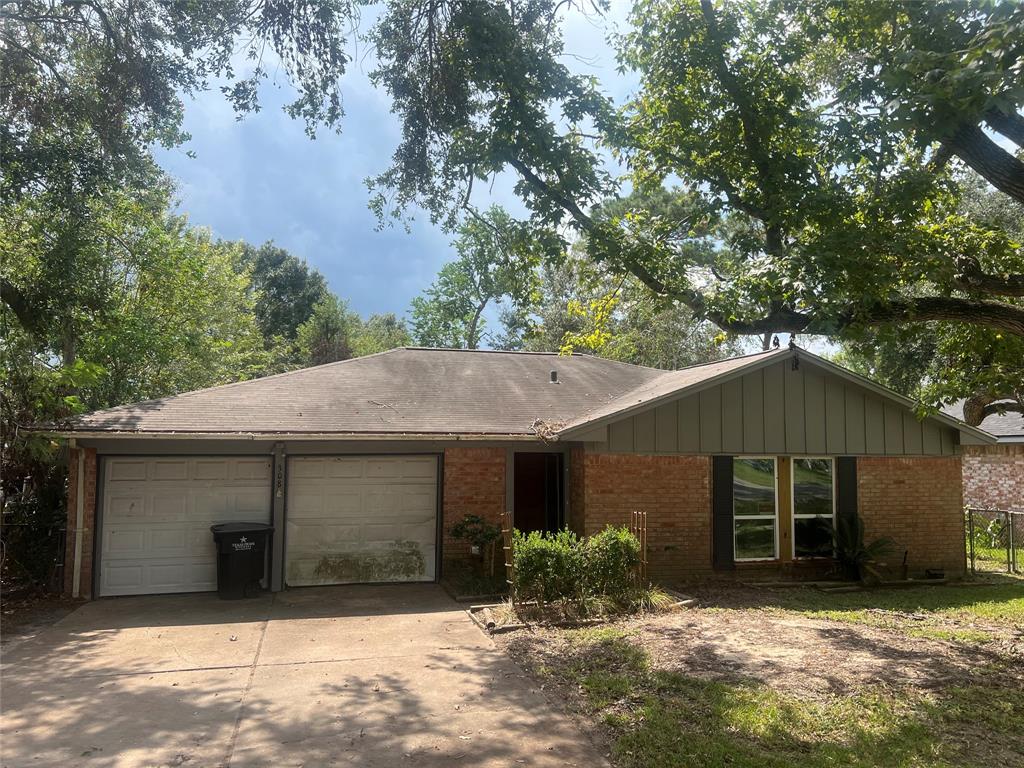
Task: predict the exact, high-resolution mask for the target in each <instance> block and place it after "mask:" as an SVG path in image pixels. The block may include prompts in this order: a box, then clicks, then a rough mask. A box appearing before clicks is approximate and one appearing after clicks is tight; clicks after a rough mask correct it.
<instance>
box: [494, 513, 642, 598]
mask: <svg viewBox="0 0 1024 768" xmlns="http://www.w3.org/2000/svg"><path fill="white" fill-rule="evenodd" d="M640 557H641V553H640V542H639V541H638V540H637V538H636V536H634V535H633V534H632V533H630V531H629V529H628V528H626V527H624V526H622V527H613V526H608V527H607V528H605V529H604V530H603V531H601V532H599V533H596V534H594V535H593V536H590V537H589V538H585V539H581V538H579V537H577V536H576V534H575V533H573V532H572V531H570V530H568V529H565V530H562V531H558V532H556V533H540V532H537V531H534V532H532V533H528V534H525V533H522V532H521V531H518V530H517V531H515V534H514V542H513V563H514V566H515V567H514V568H513V576H512V582H513V584H512V586H513V591H514V594H515V597H516V599H517V600H519V601H522V602H525V601H529V600H536V601H537V602H538V603H540V604H541V605H544V604H546V603H555V602H572V603H576V604H577V605H582V604H584V603H585V602H587V601H588V600H592V599H595V598H597V599H603V600H606V601H610V602H612V603H614V604H615V605H617V606H620V607H621V606H625V605H627V604H629V603H630V602H632V601H633V599H634V597H635V594H636V592H637V589H638V588H639V586H640V585H639V584H638V583H637V567H638V566H639V564H640Z"/></svg>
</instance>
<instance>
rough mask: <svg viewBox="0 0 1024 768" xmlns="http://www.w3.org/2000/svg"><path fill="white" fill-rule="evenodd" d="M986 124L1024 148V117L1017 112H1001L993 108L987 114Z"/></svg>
mask: <svg viewBox="0 0 1024 768" xmlns="http://www.w3.org/2000/svg"><path fill="white" fill-rule="evenodd" d="M985 122H986V123H988V124H989V126H990V127H991V128H992V130H994V131H998V132H999V133H1001V134H1003V136H1005V137H1006V138H1008V139H1009V140H1010V141H1012V142H1013V143H1014V144H1016V145H1017V146H1018V147H1024V116H1021V115H1020V114H1018V113H1017V112H1009V113H1007V112H1001V111H1000V110H998V109H995V108H992V109H990V110H988V111H987V112H986V113H985Z"/></svg>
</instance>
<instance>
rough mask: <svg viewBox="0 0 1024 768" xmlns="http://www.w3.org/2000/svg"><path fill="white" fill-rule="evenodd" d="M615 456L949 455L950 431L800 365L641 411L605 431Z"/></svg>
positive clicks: (953, 446) (787, 364)
mask: <svg viewBox="0 0 1024 768" xmlns="http://www.w3.org/2000/svg"><path fill="white" fill-rule="evenodd" d="M609 433H610V439H609V442H608V444H607V450H608V451H610V452H612V453H661V454H688V453H700V454H725V455H733V456H735V455H742V454H762V453H767V454H771V455H776V454H793V455H800V454H811V455H831V456H952V455H955V454H956V452H957V449H958V446H959V435H958V433H957V431H956V430H955V429H953V428H952V427H950V426H947V425H946V424H943V423H941V422H939V421H936V420H934V419H926V420H925V421H923V422H921V421H919V420H918V419H917V417H916V416H915V415H914V413H913V412H912V411H911V410H910V409H909V408H907V407H906V406H904V405H903V404H902V403H899V402H896V401H894V400H887V399H885V398H883V397H882V396H880V395H878V394H876V393H874V392H871V391H869V390H867V389H865V388H864V387H860V386H858V385H857V384H855V383H853V382H850V381H847V380H845V379H843V378H840V377H839V376H835V375H832V374H830V373H829V372H828V371H824V370H822V369H820V368H815V367H814V366H813V364H810V363H807V362H806V361H801V364H800V365H799V366H797V367H794V366H793V364H792V361H791V360H783V361H780V362H778V363H775V364H773V365H770V366H768V367H766V368H764V369H763V370H756V371H752V372H751V373H748V374H746V375H744V376H742V377H741V378H738V379H733V380H731V381H727V382H724V383H722V384H719V385H716V386H712V387H709V388H707V389H704V390H701V391H699V392H694V393H692V394H689V395H684V396H683V397H680V398H677V399H675V400H669V401H667V402H664V403H661V404H658V405H657V406H654V407H652V408H651V409H650V410H647V411H640V412H638V413H636V414H633V415H632V416H628V417H626V418H624V419H620V420H619V421H614V422H612V423H611V424H610V427H609Z"/></svg>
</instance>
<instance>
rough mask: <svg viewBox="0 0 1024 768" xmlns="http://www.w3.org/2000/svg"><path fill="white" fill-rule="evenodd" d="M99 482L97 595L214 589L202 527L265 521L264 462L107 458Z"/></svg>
mask: <svg viewBox="0 0 1024 768" xmlns="http://www.w3.org/2000/svg"><path fill="white" fill-rule="evenodd" d="M241 464H244V465H245V468H244V469H241V470H237V469H236V468H237V466H238V465H241ZM256 468H258V469H259V472H257V471H256ZM246 476H250V477H249V479H245V478H246ZM104 478H105V485H104V492H103V497H102V503H103V510H102V517H101V525H102V540H101V543H100V546H101V550H100V594H101V595H132V594H153V593H165V592H198V591H207V590H212V589H216V586H217V578H216V550H215V548H214V545H213V537H212V535H211V534H210V526H211V525H213V524H214V523H227V522H241V521H253V522H268V521H269V520H270V482H271V480H270V460H269V459H266V458H258V459H254V458H252V457H245V458H233V457H214V458H211V459H204V458H198V459H177V458H175V459H167V458H165V457H164V458H148V459H147V458H133V459H131V460H125V459H114V458H112V459H107V460H106V462H105V464H104ZM158 478H159V479H158ZM174 478H184V479H174ZM217 478H224V479H217ZM232 478H234V479H232Z"/></svg>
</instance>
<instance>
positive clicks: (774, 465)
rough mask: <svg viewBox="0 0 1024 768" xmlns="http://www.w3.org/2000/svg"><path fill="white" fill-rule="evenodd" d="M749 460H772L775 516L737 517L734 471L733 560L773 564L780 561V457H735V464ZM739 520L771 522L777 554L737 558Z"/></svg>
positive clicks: (733, 458) (736, 561) (735, 561)
mask: <svg viewBox="0 0 1024 768" xmlns="http://www.w3.org/2000/svg"><path fill="white" fill-rule="evenodd" d="M748 459H757V460H761V459H771V462H772V477H773V479H774V481H775V514H774V515H737V514H736V496H735V490H734V489H735V483H736V474H735V470H734V471H733V480H732V482H733V489H732V490H733V499H732V559H733V562H734V563H772V562H775V561H776V560H778V559H779V457H778V456H733V457H732V460H733V464H735V463H736V462H737V461H745V460H748ZM737 520H771V521H773V525H772V529H773V530H774V532H775V545H774V546H775V552H774V554H773V555H772V556H771V557H737V555H736V521H737Z"/></svg>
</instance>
